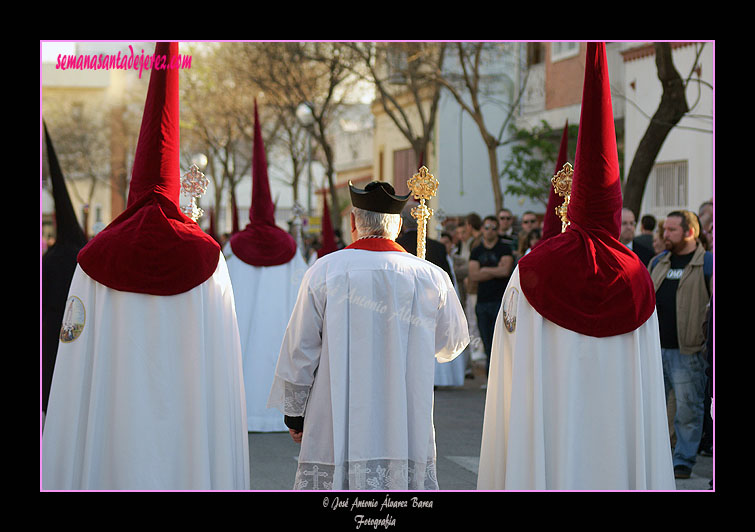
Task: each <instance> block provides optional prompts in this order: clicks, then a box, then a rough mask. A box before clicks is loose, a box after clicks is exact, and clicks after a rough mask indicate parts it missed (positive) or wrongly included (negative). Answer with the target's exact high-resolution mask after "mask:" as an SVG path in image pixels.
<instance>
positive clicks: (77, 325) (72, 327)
mask: <svg viewBox="0 0 755 532" xmlns="http://www.w3.org/2000/svg"><path fill="white" fill-rule="evenodd" d="M86 315H87V314H86V310H85V309H84V303H82V302H81V299H79V298H78V297H76V296H71V297H69V298H68V301H67V302H66V311H65V313H64V314H63V323H62V324H61V326H60V341H61V342H63V343H69V342H73V341H74V340H76V338H78V337H79V336H80V335H81V332H82V331H83V330H84V325H85V324H86Z"/></svg>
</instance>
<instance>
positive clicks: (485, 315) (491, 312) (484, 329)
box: [475, 301, 501, 367]
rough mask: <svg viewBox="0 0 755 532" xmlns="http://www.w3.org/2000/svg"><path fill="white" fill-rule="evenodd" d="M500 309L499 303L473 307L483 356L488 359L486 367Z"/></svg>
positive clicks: (494, 302)
mask: <svg viewBox="0 0 755 532" xmlns="http://www.w3.org/2000/svg"><path fill="white" fill-rule="evenodd" d="M500 308H501V302H500V301H490V302H483V303H479V302H478V303H477V304H476V305H475V315H476V316H477V329H479V331H480V338H482V345H483V347H484V348H485V354H486V355H487V357H488V367H489V366H490V351H491V350H492V348H493V331H495V320H496V318H498V310H499V309H500Z"/></svg>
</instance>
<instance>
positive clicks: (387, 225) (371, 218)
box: [351, 207, 401, 240]
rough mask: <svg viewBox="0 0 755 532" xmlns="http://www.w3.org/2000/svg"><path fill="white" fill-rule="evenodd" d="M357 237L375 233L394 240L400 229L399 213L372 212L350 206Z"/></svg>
mask: <svg viewBox="0 0 755 532" xmlns="http://www.w3.org/2000/svg"><path fill="white" fill-rule="evenodd" d="M351 212H353V213H354V224H355V225H356V228H357V234H358V235H359V237H360V238H361V237H364V236H370V235H376V236H383V237H385V238H390V239H391V240H395V239H396V237H397V236H398V233H399V231H400V230H401V215H400V214H387V213H384V212H373V211H366V210H364V209H360V208H358V207H352V209H351Z"/></svg>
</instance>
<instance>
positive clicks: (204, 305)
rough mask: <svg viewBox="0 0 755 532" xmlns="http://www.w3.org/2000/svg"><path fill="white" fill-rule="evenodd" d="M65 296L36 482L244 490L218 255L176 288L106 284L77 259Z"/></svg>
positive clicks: (236, 350) (237, 353)
mask: <svg viewBox="0 0 755 532" xmlns="http://www.w3.org/2000/svg"><path fill="white" fill-rule="evenodd" d="M69 305H70V311H71V312H70V315H71V319H70V320H69V321H71V323H72V324H73V327H72V328H69V329H70V330H68V331H65V332H64V338H65V340H71V341H61V342H60V345H59V349H58V358H57V361H56V364H55V372H54V375H53V381H52V387H51V390H50V403H49V408H48V410H47V418H46V421H45V427H44V432H43V437H42V485H43V488H44V489H56V490H58V489H60V490H75V489H85V490H208V489H213V490H214V489H222V490H226V489H228V490H230V489H249V485H250V479H249V447H248V435H247V430H246V412H245V402H244V382H243V377H242V369H241V346H240V342H239V333H238V328H237V325H236V313H235V308H234V298H233V290H232V288H231V281H230V278H229V276H228V270H227V267H226V262H225V259H223V257H222V256H221V257H220V260H219V262H218V267H217V269H216V271H215V273H214V274H213V275H212V276H211V277H210V278H209V279H208V280H207V281H205V282H204V283H203V284H201V285H199V286H197V287H195V288H193V289H191V290H189V291H188V292H184V293H182V294H177V295H173V296H151V295H145V294H136V293H130V292H121V291H117V290H113V289H110V288H107V287H106V286H104V285H102V284H100V283H98V282H96V281H94V280H93V279H91V278H90V277H89V276H88V275H87V274H86V273H85V272H84V271H83V270H82V269H81V267H80V266H77V268H76V272H75V275H74V277H73V280H72V282H71V288H70V291H69ZM82 326H83V328H82Z"/></svg>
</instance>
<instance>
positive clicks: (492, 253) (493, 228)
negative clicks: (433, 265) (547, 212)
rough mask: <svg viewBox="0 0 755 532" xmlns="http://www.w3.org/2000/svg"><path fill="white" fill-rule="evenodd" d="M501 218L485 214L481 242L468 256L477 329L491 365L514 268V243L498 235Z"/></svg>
mask: <svg viewBox="0 0 755 532" xmlns="http://www.w3.org/2000/svg"><path fill="white" fill-rule="evenodd" d="M497 231H498V220H497V219H496V217H495V216H486V217H485V219H484V220H483V222H482V243H481V244H480V245H479V246H477V247H476V248H474V249H473V250H472V251H471V253H470V255H469V279H470V280H471V281H476V282H477V304H476V305H475V315H476V316H477V328H478V329H479V330H480V337H481V339H482V344H483V347H484V348H485V354H486V355H487V358H488V366H489V365H490V351H491V348H492V345H493V330H494V329H495V320H496V318H497V317H498V310H499V308H500V306H501V300H502V299H503V293H504V291H505V290H506V285H507V284H508V282H509V276H510V275H511V272H512V270H513V269H514V256H513V253H512V250H511V246H509V245H508V244H505V243H503V242H502V241H501V239H500V238H499V236H498V232H497Z"/></svg>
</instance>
